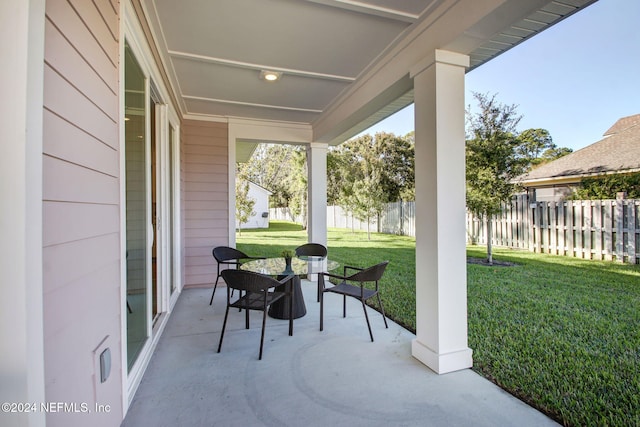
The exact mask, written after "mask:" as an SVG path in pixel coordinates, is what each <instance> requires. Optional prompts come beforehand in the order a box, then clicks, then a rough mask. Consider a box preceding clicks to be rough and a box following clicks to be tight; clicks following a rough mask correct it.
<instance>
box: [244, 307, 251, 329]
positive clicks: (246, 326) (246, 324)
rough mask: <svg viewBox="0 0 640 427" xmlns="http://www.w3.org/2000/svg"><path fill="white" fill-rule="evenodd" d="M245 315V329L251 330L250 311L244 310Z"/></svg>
mask: <svg viewBox="0 0 640 427" xmlns="http://www.w3.org/2000/svg"><path fill="white" fill-rule="evenodd" d="M244 311H245V313H244V323H245V328H246V329H249V311H251V310H249V309H248V308H245V309H244Z"/></svg>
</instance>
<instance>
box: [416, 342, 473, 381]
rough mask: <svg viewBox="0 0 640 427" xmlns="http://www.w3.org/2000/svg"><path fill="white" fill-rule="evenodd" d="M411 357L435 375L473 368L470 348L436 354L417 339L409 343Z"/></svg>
mask: <svg viewBox="0 0 640 427" xmlns="http://www.w3.org/2000/svg"><path fill="white" fill-rule="evenodd" d="M411 355H412V356H413V357H414V358H416V359H418V360H419V361H420V362H422V363H424V364H425V365H427V367H429V369H431V370H432V371H434V372H435V373H437V374H446V373H449V372H454V371H460V370H462V369H468V368H471V367H472V366H473V350H471V349H470V348H465V349H463V350H458V351H454V352H451V353H443V354H438V353H436V352H435V351H433V350H431V349H430V348H429V347H427V346H425V345H424V344H423V343H421V342H420V341H418V339H417V338H416V339H414V340H413V341H412V342H411Z"/></svg>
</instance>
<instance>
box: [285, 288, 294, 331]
mask: <svg viewBox="0 0 640 427" xmlns="http://www.w3.org/2000/svg"><path fill="white" fill-rule="evenodd" d="M286 286H289V289H291V292H290V294H289V336H290V337H291V336H293V298H294V296H295V288H296V287H295V286H294V283H293V279H291V280H289V283H288V284H287V285H286Z"/></svg>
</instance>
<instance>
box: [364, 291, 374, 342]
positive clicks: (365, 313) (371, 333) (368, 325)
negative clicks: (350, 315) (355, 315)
mask: <svg viewBox="0 0 640 427" xmlns="http://www.w3.org/2000/svg"><path fill="white" fill-rule="evenodd" d="M361 302H362V309H363V310H364V318H365V319H367V328H369V336H370V337H371V342H373V332H371V324H370V323H369V315H368V314H367V305H366V304H365V303H364V300H361Z"/></svg>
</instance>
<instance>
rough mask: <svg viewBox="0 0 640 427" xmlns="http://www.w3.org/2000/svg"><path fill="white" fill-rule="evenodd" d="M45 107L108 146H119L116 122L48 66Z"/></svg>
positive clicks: (45, 73) (45, 79)
mask: <svg viewBox="0 0 640 427" xmlns="http://www.w3.org/2000/svg"><path fill="white" fill-rule="evenodd" d="M44 105H45V107H46V108H48V109H49V110H51V111H53V112H54V113H56V114H57V115H59V116H60V117H62V118H64V119H65V120H67V121H69V122H71V123H73V124H75V125H76V126H78V127H79V128H80V129H83V130H84V131H85V132H87V133H89V134H90V135H93V136H94V137H96V138H97V139H99V140H100V141H102V142H104V143H105V144H109V145H111V146H114V147H115V146H117V144H118V125H117V123H116V122H114V121H113V120H111V118H110V117H109V116H108V115H106V114H105V113H104V112H103V111H101V110H100V109H99V108H98V107H97V106H96V105H95V104H93V103H92V102H90V101H89V100H88V99H87V98H86V97H85V96H83V94H82V93H80V92H78V90H77V89H76V88H74V87H73V86H71V85H70V84H69V83H68V82H67V81H65V80H63V79H62V77H60V75H59V74H58V73H56V72H55V70H53V69H52V68H51V67H49V66H45V69H44Z"/></svg>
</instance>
